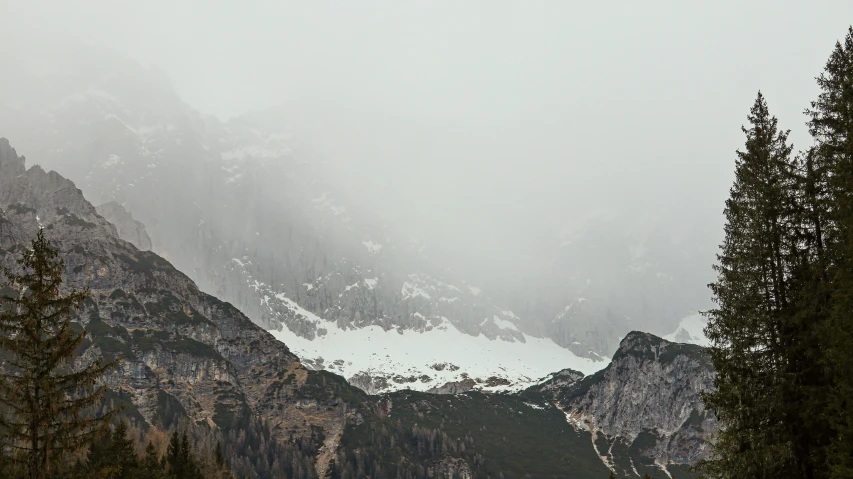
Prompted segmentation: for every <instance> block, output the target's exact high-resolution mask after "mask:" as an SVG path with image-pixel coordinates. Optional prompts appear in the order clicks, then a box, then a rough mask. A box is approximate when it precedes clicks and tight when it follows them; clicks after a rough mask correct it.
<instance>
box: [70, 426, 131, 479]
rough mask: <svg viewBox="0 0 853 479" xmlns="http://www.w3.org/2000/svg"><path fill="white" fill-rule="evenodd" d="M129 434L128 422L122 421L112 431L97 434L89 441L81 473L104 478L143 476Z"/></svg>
mask: <svg viewBox="0 0 853 479" xmlns="http://www.w3.org/2000/svg"><path fill="white" fill-rule="evenodd" d="M127 434H128V430H127V424H126V423H125V422H123V421H122V422H119V423H118V426H116V428H115V430H113V431H112V432H110V431H104V432H102V433H100V434H97V435H95V436H94V437H93V438H92V441H91V442H90V443H89V454H88V456H87V460H86V465H85V466H83V467H82V469H83V470H82V471H80V472H81V473H80V474H79V475H80V476H88V477H99V478H103V479H131V478H136V477H141V470H140V469H141V464H140V461H139V458H137V457H136V452H135V451H134V449H133V441H132V440H131V439H130V438H129V437H128V435H127Z"/></svg>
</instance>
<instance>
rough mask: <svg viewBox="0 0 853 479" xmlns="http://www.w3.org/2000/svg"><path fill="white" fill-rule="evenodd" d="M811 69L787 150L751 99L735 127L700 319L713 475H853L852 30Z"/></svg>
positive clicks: (781, 136)
mask: <svg viewBox="0 0 853 479" xmlns="http://www.w3.org/2000/svg"><path fill="white" fill-rule="evenodd" d="M817 81H818V86H819V87H820V89H821V93H820V95H819V96H818V99H817V100H816V101H815V102H813V103H812V105H811V109H809V110H808V111H807V114H809V116H810V121H809V130H810V133H811V134H812V136H813V138H814V140H815V146H814V147H813V148H811V149H810V150H809V151H808V152H807V153H806V154H804V155H802V156H801V158H800V160H799V161H791V160H790V159H788V156H789V153H790V149H789V147H787V145H786V144H785V142H786V136H787V133H779V132H777V131H776V121H775V118H771V117H770V116H769V114H768V113H767V109H766V105H765V104H764V102H763V98H762V97H760V96H759V99H758V100H757V101H756V105H755V106H754V107H753V110H752V112H751V115H750V121H751V123H752V127H751V128H750V129H748V130H746V129H745V130H744V131H745V132H746V133H747V144H746V151H745V152H739V154H738V156H739V158H738V163H737V176H736V178H737V179H736V181H735V185H734V187H733V188H732V192H731V198H730V199H729V200H728V202H727V203H726V219H727V224H726V240H725V242H724V244H723V246H722V248H721V250H722V251H721V254H720V255H719V265H718V266H717V267H716V268H717V271H718V273H719V278H718V281H717V282H716V283H714V284H712V285H711V288H712V290H713V292H714V296H715V299H716V302H717V306H718V307H717V308H716V309H715V310H712V311H710V312H709V313H708V317H709V324H708V328H707V329H706V334H707V335H708V336H709V337H710V338H711V340H712V341H713V347H712V348H711V349H710V350H711V355H712V358H713V362H714V366H715V367H716V369H717V371H718V373H719V375H718V377H717V380H716V386H717V390H716V391H713V392H712V393H710V394H708V395H707V396H706V398H705V400H706V404H707V406H708V407H709V408H710V409H711V410H713V411H714V412H715V413H716V414H717V417H718V418H719V419H720V422H721V425H722V431H721V432H720V434H719V438H718V440H717V443H716V444H715V452H716V454H717V456H716V457H715V458H714V459H713V460H712V461H709V462H708V463H707V464H705V470H706V471H707V472H709V473H710V474H711V475H712V476H714V477H725V478H728V477H732V478H741V477H744V478H746V477H749V478H753V477H755V478H764V477H766V478H786V477H790V478H805V479H823V478H839V479H840V478H850V477H853V400H851V398H853V348H851V347H850V345H851V344H853V28H851V29H848V32H847V35H846V37H845V39H844V41H843V42H839V43H837V44H836V47H835V50H834V51H833V52H832V54H831V56H830V58H829V61H828V62H827V64H826V67H825V70H824V72H823V73H822V74H821V75H820V76H819V77H818V79H817Z"/></svg>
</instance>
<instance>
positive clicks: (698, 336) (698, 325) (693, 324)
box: [663, 313, 711, 346]
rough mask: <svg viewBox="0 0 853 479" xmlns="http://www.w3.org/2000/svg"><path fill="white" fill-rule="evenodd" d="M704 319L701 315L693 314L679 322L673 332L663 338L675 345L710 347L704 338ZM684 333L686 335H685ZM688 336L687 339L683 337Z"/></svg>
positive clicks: (709, 343)
mask: <svg viewBox="0 0 853 479" xmlns="http://www.w3.org/2000/svg"><path fill="white" fill-rule="evenodd" d="M706 323H707V322H706V321H705V318H704V317H703V316H702V315H701V314H698V313H697V314H694V315H692V316H688V317H686V318H684V319H682V320H681V323H680V324H679V325H678V327H677V328H675V331H673V332H671V333H669V334H667V335H666V336H664V337H663V339H666V340H667V341H673V342H676V343H690V344H698V345H699V346H710V345H711V341H710V340H709V339H708V338H707V337H706V336H705V332H704V331H703V329H705V324H706ZM685 333H686V334H685ZM687 335H689V336H690V338H689V339H687V338H685V336H687Z"/></svg>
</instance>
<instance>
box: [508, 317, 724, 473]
mask: <svg viewBox="0 0 853 479" xmlns="http://www.w3.org/2000/svg"><path fill="white" fill-rule="evenodd" d="M714 376H715V372H714V369H713V366H712V365H711V361H710V356H708V355H707V354H706V353H705V352H704V350H703V348H702V347H701V346H698V345H694V344H681V343H673V342H669V341H667V340H665V339H662V338H659V337H657V336H654V335H651V334H648V333H642V332H637V331H634V332H631V333H629V334H628V335H627V336H625V338H624V339H623V340H622V342H621V343H620V346H619V349H618V350H617V351H616V353H615V354H614V356H613V360H612V361H611V363H610V364H609V365H608V366H607V367H606V368H604V369H603V370H601V371H599V372H597V373H595V374H593V375H591V376H586V377H584V375H583V374H582V373H580V372H577V371H573V370H563V371H560V372H559V373H557V374H555V375H554V376H553V377H552V378H551V379H549V380H548V381H545V382H543V383H542V384H540V385H537V386H533V387H531V388H529V389H527V390H526V391H524V392H523V393H522V396H524V397H527V398H530V399H531V400H534V401H537V402H539V403H542V404H553V405H554V406H555V407H557V408H559V409H560V410H561V411H563V412H564V413H565V415H566V419H567V420H568V421H569V422H570V423H572V424H573V425H574V426H575V427H577V428H579V429H582V430H585V431H589V432H590V433H592V435H593V438H594V442H593V444H594V446H595V448H596V452H597V453H598V454H599V456H601V458H602V460H603V461H605V462H606V463H607V464H608V465H609V466H611V467H613V468H615V469H617V470H619V471H622V473H625V474H629V475H630V473H631V472H633V471H635V470H636V468H637V467H638V465H639V464H644V465H645V466H646V467H651V466H658V467H660V468H662V469H664V468H671V467H673V466H674V467H675V468H679V467H683V466H687V465H692V464H695V463H696V462H697V461H698V460H700V459H703V458H705V457H707V455H708V453H709V451H710V449H709V447H708V446H709V444H710V439H711V437H712V435H713V433H714V432H715V431H716V430H717V425H716V419H715V417H714V415H713V413H711V412H709V411H706V410H705V409H704V406H703V403H702V399H701V396H700V394H701V393H702V392H703V391H708V390H710V389H711V388H712V387H713V380H714Z"/></svg>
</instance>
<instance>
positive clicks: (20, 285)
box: [0, 230, 114, 479]
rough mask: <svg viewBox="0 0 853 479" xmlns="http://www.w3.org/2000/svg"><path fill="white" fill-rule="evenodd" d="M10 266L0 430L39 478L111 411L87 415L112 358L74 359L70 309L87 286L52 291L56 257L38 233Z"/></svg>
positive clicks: (0, 330)
mask: <svg viewBox="0 0 853 479" xmlns="http://www.w3.org/2000/svg"><path fill="white" fill-rule="evenodd" d="M18 265H19V269H20V272H13V271H9V270H7V269H4V271H3V273H4V275H5V276H6V278H7V280H8V282H7V286H10V287H11V288H12V289H13V290H16V291H17V292H18V294H17V295H15V296H14V297H5V298H2V302H3V306H4V307H3V308H2V310H0V349H3V350H5V351H6V352H7V353H8V355H9V358H10V359H9V360H8V361H6V364H5V367H4V369H3V370H2V371H0V404H2V405H3V406H4V408H5V409H6V410H5V411H3V413H4V414H3V415H2V416H0V431H2V436H3V440H4V444H5V446H6V447H9V448H11V449H13V450H18V451H23V452H24V456H25V457H26V463H27V469H28V475H29V477H31V478H33V479H41V478H44V477H47V476H48V475H49V474H50V473H51V471H52V470H53V469H54V468H55V466H56V464H57V463H58V462H59V460H60V459H61V458H62V456H63V455H64V454H65V453H66V452H68V451H72V450H75V449H77V448H78V447H80V446H81V445H83V444H84V443H85V442H86V441H87V440H88V439H89V437H90V436H91V435H92V434H93V433H94V431H95V429H96V427H97V426H99V425H102V424H105V420H106V419H107V418H108V416H110V415H111V412H109V411H108V412H107V413H106V414H105V415H101V416H94V415H92V414H90V413H91V410H92V409H93V408H94V407H95V406H99V405H100V404H101V403H102V400H103V395H104V392H105V390H104V387H103V385H101V384H99V379H100V378H101V377H102V376H103V374H104V373H105V372H106V370H107V369H108V368H109V367H111V366H112V365H113V364H114V363H105V362H103V361H102V360H100V359H98V360H95V361H94V362H92V363H90V364H88V365H85V366H79V365H75V364H74V361H73V359H74V354H75V350H76V349H77V347H78V346H79V345H80V343H81V342H82V341H83V338H84V336H85V334H86V333H85V331H83V332H76V331H75V330H74V328H73V327H72V324H71V319H72V312H73V311H74V310H75V309H76V308H78V307H79V306H80V304H81V303H82V302H83V300H84V299H85V298H86V296H87V291H77V290H75V289H73V288H72V290H71V291H70V292H69V293H68V294H66V295H62V294H61V293H60V288H61V286H62V269H63V261H62V259H61V258H59V255H58V252H57V250H56V249H54V248H53V247H52V246H51V245H50V244H49V242H48V240H47V239H45V237H44V232H43V231H41V230H40V231H39V232H38V236H37V238H36V239H35V240H34V241H33V242H32V249H31V250H28V251H26V252H24V254H23V257H22V258H20V259H19V260H18Z"/></svg>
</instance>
